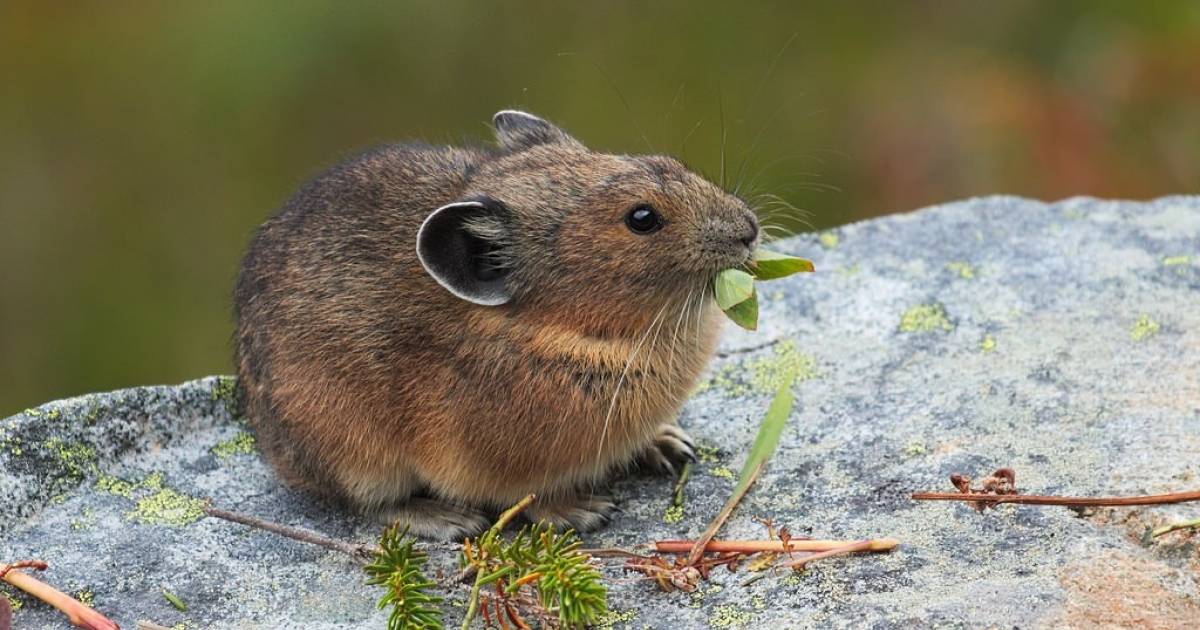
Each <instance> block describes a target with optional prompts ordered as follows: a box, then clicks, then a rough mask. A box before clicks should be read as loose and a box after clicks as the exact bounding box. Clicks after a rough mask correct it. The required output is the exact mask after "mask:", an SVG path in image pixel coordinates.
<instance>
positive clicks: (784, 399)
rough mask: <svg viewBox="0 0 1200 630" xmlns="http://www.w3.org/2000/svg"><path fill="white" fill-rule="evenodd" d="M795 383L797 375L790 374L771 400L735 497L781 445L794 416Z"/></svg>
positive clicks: (741, 474)
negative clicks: (793, 385)
mask: <svg viewBox="0 0 1200 630" xmlns="http://www.w3.org/2000/svg"><path fill="white" fill-rule="evenodd" d="M795 381H796V373H795V372H788V373H787V375H786V376H784V378H783V383H782V384H781V385H780V386H779V391H777V392H776V393H775V398H773V399H772V400H771V406H770V407H768V408H767V415H766V416H765V417H764V418H763V421H762V424H761V425H759V427H758V436H757V437H755V438H754V446H752V447H750V455H749V456H748V457H747V458H746V463H745V465H743V466H742V472H741V473H740V474H738V485H737V486H736V487H735V488H734V491H733V494H734V496H736V495H737V494H738V493H740V492H741V491H742V490H744V489H745V487H746V486H747V485H749V484H750V482H751V481H752V475H753V474H754V470H755V469H756V468H758V466H759V465H760V464H761V463H763V462H765V461H767V460H768V459H770V458H771V455H773V454H774V453H775V447H776V446H778V445H779V436H780V435H782V434H783V427H784V425H785V424H787V419H788V416H790V415H791V414H792V403H793V401H794V399H795V396H794V394H792V383H794V382H795Z"/></svg>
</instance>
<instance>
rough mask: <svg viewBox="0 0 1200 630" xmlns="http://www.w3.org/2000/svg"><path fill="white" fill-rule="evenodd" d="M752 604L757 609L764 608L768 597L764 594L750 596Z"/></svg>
mask: <svg viewBox="0 0 1200 630" xmlns="http://www.w3.org/2000/svg"><path fill="white" fill-rule="evenodd" d="M750 605H751V606H754V608H755V609H756V610H762V609H764V608H766V607H767V598H765V597H763V596H762V595H755V596H754V597H751V598H750Z"/></svg>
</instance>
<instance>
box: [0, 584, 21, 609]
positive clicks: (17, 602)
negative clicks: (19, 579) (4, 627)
mask: <svg viewBox="0 0 1200 630" xmlns="http://www.w3.org/2000/svg"><path fill="white" fill-rule="evenodd" d="M0 597H7V598H8V603H9V606H11V607H12V611H13V612H17V611H18V610H21V608H23V607H24V606H25V599H24V598H23V597H21V596H20V595H17V593H16V592H15V591H13V590H11V589H9V588H8V587H2V588H0Z"/></svg>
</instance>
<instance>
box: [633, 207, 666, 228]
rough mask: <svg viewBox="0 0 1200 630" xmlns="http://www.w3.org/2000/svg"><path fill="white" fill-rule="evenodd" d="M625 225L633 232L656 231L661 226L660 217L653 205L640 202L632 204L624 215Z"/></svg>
mask: <svg viewBox="0 0 1200 630" xmlns="http://www.w3.org/2000/svg"><path fill="white" fill-rule="evenodd" d="M625 225H626V226H628V227H629V230H630V231H631V232H633V233H634V234H650V233H653V232H657V231H658V230H659V228H661V227H662V226H663V222H662V217H660V216H658V211H657V210H655V209H654V207H653V206H648V205H645V204H642V205H640V206H634V207H633V209H632V210H630V211H629V213H628V214H626V215H625Z"/></svg>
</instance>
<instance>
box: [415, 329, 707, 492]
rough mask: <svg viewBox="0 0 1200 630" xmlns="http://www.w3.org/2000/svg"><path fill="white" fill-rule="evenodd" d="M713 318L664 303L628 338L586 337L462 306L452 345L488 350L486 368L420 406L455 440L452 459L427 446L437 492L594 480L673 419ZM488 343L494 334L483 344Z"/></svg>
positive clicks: (700, 363)
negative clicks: (462, 319) (467, 313)
mask: <svg viewBox="0 0 1200 630" xmlns="http://www.w3.org/2000/svg"><path fill="white" fill-rule="evenodd" d="M679 308H682V306H680V307H679ZM715 315H716V313H715V312H714V310H713V309H711V308H709V307H707V306H705V307H699V306H697V307H695V308H694V309H689V311H688V312H686V313H685V312H682V311H680V310H679V309H674V310H671V311H670V312H668V311H667V310H666V309H664V310H663V311H662V312H660V313H659V316H658V318H657V319H656V320H653V321H650V322H647V324H648V326H647V327H646V328H645V330H643V332H642V334H641V335H639V336H632V337H624V336H622V337H613V338H598V337H594V336H590V335H587V334H584V333H582V332H580V331H579V330H578V329H577V328H570V327H566V326H562V325H557V324H549V325H536V324H530V323H528V322H525V321H519V320H513V319H511V318H508V317H506V316H504V315H503V314H500V313H495V312H491V311H479V312H477V313H474V314H472V316H471V317H470V318H469V319H468V320H467V322H466V326H465V330H464V331H463V334H464V337H465V340H464V343H471V344H473V345H474V346H475V349H476V350H475V351H476V356H478V354H477V349H478V348H479V347H480V346H488V347H492V348H493V349H494V355H493V356H491V357H489V361H494V367H493V368H492V369H486V368H485V369H481V370H479V371H478V372H473V373H471V374H466V375H463V374H460V375H458V376H459V377H464V378H465V381H464V382H463V385H462V386H461V387H457V388H455V389H454V390H453V392H452V395H451V396H448V397H446V398H445V399H443V400H440V401H438V402H437V404H434V405H431V406H429V407H430V408H429V412H431V413H435V414H437V415H438V416H440V417H439V418H438V421H437V424H438V425H439V426H443V427H446V430H448V431H454V432H461V433H462V435H463V438H464V439H463V440H461V441H459V440H451V441H450V442H451V443H460V444H462V451H461V452H460V453H459V454H458V455H457V456H447V455H450V454H448V453H446V452H445V449H444V448H441V449H437V451H438V452H437V454H436V455H432V456H428V457H426V458H424V459H425V460H426V464H427V465H429V466H434V467H436V468H437V469H438V473H439V474H438V475H437V477H438V478H439V479H443V480H445V483H446V486H447V487H446V488H444V490H443V491H444V492H445V493H446V494H453V495H462V494H466V495H469V496H471V497H472V498H474V499H478V500H484V499H486V498H489V497H504V498H505V500H510V499H513V498H520V496H523V495H524V494H525V493H528V492H538V493H543V494H544V493H547V492H553V491H554V489H555V488H559V487H561V488H566V487H570V486H575V485H578V484H580V483H587V482H591V481H596V480H599V479H600V478H601V477H603V476H604V475H605V474H606V473H608V472H610V471H611V469H612V468H613V467H614V466H620V465H622V464H625V463H628V462H629V461H630V460H632V459H633V458H634V457H636V456H637V455H638V454H639V453H640V452H641V451H642V450H643V449H645V448H646V447H647V446H648V445H649V443H650V441H651V440H652V438H653V435H654V432H655V429H656V427H657V426H658V425H659V424H661V423H663V422H670V421H673V419H674V416H675V414H676V413H677V412H678V409H679V407H680V405H681V404H682V403H683V401H684V400H685V399H686V397H687V394H688V393H689V391H690V390H691V389H692V387H694V385H695V383H696V380H697V378H698V377H699V374H700V372H701V371H702V370H703V367H704V364H705V361H706V360H707V358H708V356H710V354H711V352H712V348H713V345H714V344H715V340H716V332H717V330H718V328H719V320H718V319H717V318H716V317H715ZM685 318H686V320H687V321H686V328H685ZM497 335H502V336H500V337H497ZM497 339H503V340H504V341H503V343H490V342H495V341H496V340H497ZM474 379H478V380H474ZM473 380H474V382H472V381H473Z"/></svg>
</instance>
